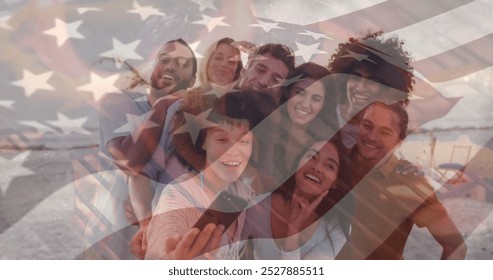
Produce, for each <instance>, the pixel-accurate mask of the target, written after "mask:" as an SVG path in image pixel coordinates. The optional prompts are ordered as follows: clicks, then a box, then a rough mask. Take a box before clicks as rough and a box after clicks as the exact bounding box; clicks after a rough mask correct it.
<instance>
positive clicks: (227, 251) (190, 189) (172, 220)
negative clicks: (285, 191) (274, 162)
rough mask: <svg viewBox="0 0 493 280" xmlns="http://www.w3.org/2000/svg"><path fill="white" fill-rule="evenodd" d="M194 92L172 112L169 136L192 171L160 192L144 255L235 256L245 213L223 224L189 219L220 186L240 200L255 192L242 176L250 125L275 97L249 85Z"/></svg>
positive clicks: (248, 158) (251, 138)
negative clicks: (222, 91) (192, 98)
mask: <svg viewBox="0 0 493 280" xmlns="http://www.w3.org/2000/svg"><path fill="white" fill-rule="evenodd" d="M196 98H199V99H201V101H195V102H192V101H190V100H185V101H184V102H183V105H182V107H181V108H180V110H179V111H178V112H177V114H176V117H175V120H174V122H175V127H176V130H175V131H174V134H175V137H174V138H173V145H174V146H175V147H176V151H177V154H178V156H179V159H180V160H181V161H183V163H185V164H187V165H188V166H189V168H190V169H191V170H192V171H191V172H190V173H188V174H184V175H182V176H181V177H179V178H178V179H177V180H176V181H175V183H173V184H169V185H167V186H166V187H165V188H164V190H163V192H162V193H161V196H160V197H159V202H158V205H157V207H156V210H155V212H154V213H153V217H152V219H151V222H150V223H149V229H148V248H147V253H146V258H152V259H154V258H164V259H190V258H196V257H199V258H214V259H237V258H238V252H239V249H240V245H241V244H240V243H239V242H237V241H239V240H240V233H241V231H242V228H243V223H244V219H245V214H244V213H243V214H240V215H239V216H238V218H237V219H236V220H235V221H234V222H233V223H232V224H231V226H229V227H228V228H223V227H222V226H218V225H213V224H209V225H208V226H205V227H204V228H203V229H201V230H198V229H197V228H193V225H194V224H195V222H196V221H197V220H198V219H199V217H200V216H201V214H202V213H203V212H204V211H205V209H206V208H208V206H209V205H210V204H211V202H212V201H213V200H214V198H215V197H216V196H217V195H218V194H219V193H221V192H222V191H227V192H229V193H232V194H234V195H236V196H239V197H241V198H243V199H245V200H249V199H251V198H252V196H253V195H254V192H253V190H252V188H251V187H250V186H249V185H248V183H247V182H250V181H251V180H250V179H249V178H245V177H248V174H247V175H245V173H248V172H245V171H246V170H247V169H248V167H249V164H250V163H251V162H252V161H254V158H253V157H252V154H253V153H254V151H255V150H256V149H257V145H256V143H255V142H256V140H255V139H256V137H255V133H254V132H253V131H251V130H252V128H253V127H255V126H256V125H257V124H258V123H259V122H260V121H261V120H262V119H264V118H265V117H266V116H267V115H268V114H269V113H270V112H272V111H273V110H274V102H273V100H272V98H271V97H270V96H268V95H266V94H262V93H256V92H248V91H235V92H229V93H226V94H225V95H223V96H222V97H221V98H219V99H216V98H215V96H214V95H205V96H204V95H197V96H196ZM211 106H212V108H211ZM194 135H195V136H196V137H194ZM176 236H180V237H179V238H178V239H177V238H176ZM206 244H209V246H206ZM211 244H212V245H211ZM218 247H221V248H219V249H217V248H218ZM163 248H164V250H163ZM175 248H180V249H176V250H175Z"/></svg>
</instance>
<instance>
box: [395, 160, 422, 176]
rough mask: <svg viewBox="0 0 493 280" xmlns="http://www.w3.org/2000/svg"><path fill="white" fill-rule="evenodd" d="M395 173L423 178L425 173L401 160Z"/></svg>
mask: <svg viewBox="0 0 493 280" xmlns="http://www.w3.org/2000/svg"><path fill="white" fill-rule="evenodd" d="M395 173H396V174H400V175H407V174H412V175H414V176H423V175H424V172H423V170H422V169H421V168H419V167H418V166H416V165H414V164H413V163H411V162H409V161H407V160H401V161H400V162H399V163H398V164H397V165H396V167H395Z"/></svg>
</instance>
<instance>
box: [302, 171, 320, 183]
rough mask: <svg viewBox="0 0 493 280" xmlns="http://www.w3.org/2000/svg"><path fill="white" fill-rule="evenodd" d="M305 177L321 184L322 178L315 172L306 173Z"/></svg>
mask: <svg viewBox="0 0 493 280" xmlns="http://www.w3.org/2000/svg"><path fill="white" fill-rule="evenodd" d="M305 177H306V178H308V179H309V180H311V181H313V182H315V183H317V184H320V178H318V177H317V176H315V175H313V174H310V173H305Z"/></svg>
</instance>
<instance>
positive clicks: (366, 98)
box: [354, 93, 369, 101]
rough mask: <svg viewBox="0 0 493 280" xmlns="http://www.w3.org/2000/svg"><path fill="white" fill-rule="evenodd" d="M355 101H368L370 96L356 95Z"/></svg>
mask: <svg viewBox="0 0 493 280" xmlns="http://www.w3.org/2000/svg"><path fill="white" fill-rule="evenodd" d="M354 99H358V100H365V101H366V100H368V99H369V98H368V96H366V95H364V94H361V93H355V94H354Z"/></svg>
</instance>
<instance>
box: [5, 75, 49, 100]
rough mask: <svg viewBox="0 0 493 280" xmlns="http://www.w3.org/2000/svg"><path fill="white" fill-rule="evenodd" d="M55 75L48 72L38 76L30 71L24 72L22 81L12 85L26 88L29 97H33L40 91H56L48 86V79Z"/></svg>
mask: <svg viewBox="0 0 493 280" xmlns="http://www.w3.org/2000/svg"><path fill="white" fill-rule="evenodd" d="M52 75H53V71H47V72H45V73H43V74H39V75H36V74H34V73H32V72H30V71H29V70H22V79H20V80H17V81H13V82H11V84H12V85H14V86H18V87H22V88H24V91H25V93H26V95H27V96H31V95H32V94H33V93H34V92H36V91H37V90H39V89H45V90H54V88H53V87H52V86H51V85H50V84H48V79H49V78H51V76H52Z"/></svg>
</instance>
